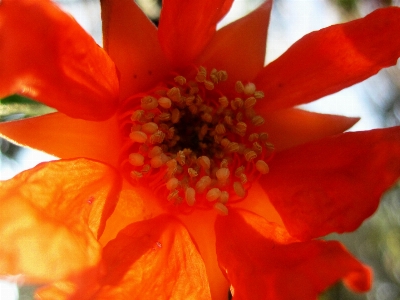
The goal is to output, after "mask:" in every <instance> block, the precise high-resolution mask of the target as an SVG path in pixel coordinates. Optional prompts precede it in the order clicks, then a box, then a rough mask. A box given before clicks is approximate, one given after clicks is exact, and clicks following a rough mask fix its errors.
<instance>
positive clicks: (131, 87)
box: [101, 0, 168, 99]
mask: <svg viewBox="0 0 400 300" xmlns="http://www.w3.org/2000/svg"><path fill="white" fill-rule="evenodd" d="M101 12H102V15H101V16H102V20H103V39H104V48H105V49H106V51H107V52H108V54H109V55H110V57H111V58H112V59H113V61H114V62H115V64H116V66H117V68H118V71H119V72H120V75H121V77H120V93H121V98H122V99H125V98H127V97H129V96H131V95H133V94H136V93H138V92H140V91H141V92H143V91H146V90H147V89H149V88H151V87H152V86H153V85H154V84H155V83H157V82H158V81H160V80H161V79H162V78H163V76H165V74H166V72H167V71H168V64H167V60H166V58H165V56H164V54H163V52H162V50H161V47H160V45H159V42H158V37H157V28H156V27H155V26H154V24H152V23H151V21H150V20H149V19H148V18H147V17H146V16H145V15H144V13H143V12H142V11H141V10H140V8H139V7H138V6H137V5H136V3H135V2H134V1H132V0H118V1H112V0H102V1H101Z"/></svg>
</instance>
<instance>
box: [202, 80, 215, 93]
mask: <svg viewBox="0 0 400 300" xmlns="http://www.w3.org/2000/svg"><path fill="white" fill-rule="evenodd" d="M204 86H205V88H206V89H207V90H209V91H211V90H213V89H214V83H212V82H211V81H209V80H205V81H204Z"/></svg>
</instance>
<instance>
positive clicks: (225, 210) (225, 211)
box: [214, 202, 228, 216]
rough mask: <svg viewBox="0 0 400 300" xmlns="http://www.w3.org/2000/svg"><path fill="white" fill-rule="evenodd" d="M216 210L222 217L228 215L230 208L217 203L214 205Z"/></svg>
mask: <svg viewBox="0 0 400 300" xmlns="http://www.w3.org/2000/svg"><path fill="white" fill-rule="evenodd" d="M214 209H215V210H216V211H217V212H218V213H219V214H220V215H222V216H227V215H228V208H227V207H226V206H225V205H224V204H222V203H221V202H217V203H215V204H214Z"/></svg>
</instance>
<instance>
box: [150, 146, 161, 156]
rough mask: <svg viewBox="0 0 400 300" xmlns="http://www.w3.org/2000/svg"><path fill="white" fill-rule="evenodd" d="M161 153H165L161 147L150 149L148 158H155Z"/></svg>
mask: <svg viewBox="0 0 400 300" xmlns="http://www.w3.org/2000/svg"><path fill="white" fill-rule="evenodd" d="M161 153H163V151H162V149H161V147H159V146H154V147H153V148H151V149H150V151H149V152H148V154H147V156H148V157H149V158H153V157H154V156H157V155H160V154H161Z"/></svg>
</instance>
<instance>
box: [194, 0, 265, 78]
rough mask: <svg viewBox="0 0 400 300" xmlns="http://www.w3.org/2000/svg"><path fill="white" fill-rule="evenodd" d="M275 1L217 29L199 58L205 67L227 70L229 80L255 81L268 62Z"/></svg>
mask: <svg viewBox="0 0 400 300" xmlns="http://www.w3.org/2000/svg"><path fill="white" fill-rule="evenodd" d="M271 8H272V1H271V0H267V1H265V2H264V3H263V4H262V5H261V6H260V7H259V8H257V9H256V10H254V11H253V12H252V13H250V14H248V15H247V16H245V17H243V18H241V19H239V20H237V21H235V22H233V23H230V24H229V25H227V26H225V27H223V28H222V29H220V30H218V31H217V32H216V33H215V35H214V37H213V38H212V40H211V42H210V44H208V45H207V48H206V49H205V51H204V52H203V53H202V54H201V56H200V57H199V58H198V61H199V64H200V65H202V66H205V67H208V68H209V70H211V68H216V69H218V70H225V71H227V73H228V80H229V81H230V82H236V81H237V80H242V81H243V82H248V81H251V80H253V79H254V78H255V77H256V75H257V74H258V73H259V72H260V71H261V69H262V68H263V66H264V61H265V51H266V45H265V44H266V41H267V31H268V24H269V17H270V12H271Z"/></svg>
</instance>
